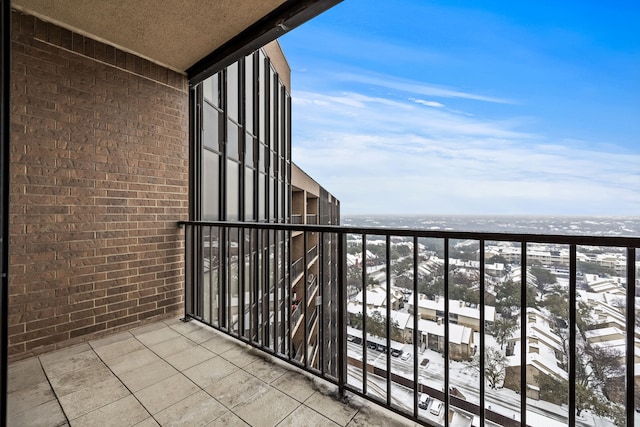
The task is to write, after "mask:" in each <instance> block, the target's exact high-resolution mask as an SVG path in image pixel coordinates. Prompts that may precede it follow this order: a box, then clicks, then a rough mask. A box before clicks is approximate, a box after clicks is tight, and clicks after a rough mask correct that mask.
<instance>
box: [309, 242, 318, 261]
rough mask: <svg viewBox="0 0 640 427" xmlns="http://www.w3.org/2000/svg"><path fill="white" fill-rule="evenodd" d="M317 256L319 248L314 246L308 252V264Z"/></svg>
mask: <svg viewBox="0 0 640 427" xmlns="http://www.w3.org/2000/svg"><path fill="white" fill-rule="evenodd" d="M316 256H318V246H317V245H316V246H314V247H312V248H311V249H309V250H308V251H307V262H310V261H312V260H313V259H314V258H315V257H316Z"/></svg>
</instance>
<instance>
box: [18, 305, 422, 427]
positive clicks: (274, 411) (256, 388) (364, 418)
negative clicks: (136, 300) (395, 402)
mask: <svg viewBox="0 0 640 427" xmlns="http://www.w3.org/2000/svg"><path fill="white" fill-rule="evenodd" d="M8 406H9V410H8V423H9V425H20V426H26V425H29V426H43V427H49V426H50V427H54V426H55V427H58V426H69V425H71V426H96V425H101V426H109V425H117V426H118V427H122V426H140V427H142V426H145V427H146V426H157V425H160V426H177V425H199V426H218V425H220V426H222V425H224V426H247V425H250V426H276V425H277V426H296V425H305V426H312V425H316V426H338V425H340V426H365V425H366V426H375V425H380V426H382V425H384V426H393V425H397V426H401V425H402V426H404V425H414V424H413V423H412V422H411V421H409V420H407V419H404V418H401V417H399V416H398V415H396V414H393V413H391V412H388V411H385V410H384V409H381V408H376V407H373V406H372V405H371V404H369V403H367V402H365V401H363V400H360V399H359V398H357V397H352V398H349V401H348V402H347V403H343V402H341V401H340V400H338V398H337V394H336V387H335V386H333V385H331V384H329V383H326V382H324V381H323V380H320V379H318V378H314V377H312V376H310V375H309V374H306V373H304V372H303V371H301V370H298V369H297V368H295V367H293V366H291V365H288V364H285V363H283V362H281V361H279V360H277V359H275V358H273V357H271V356H269V355H268V354H266V353H263V352H261V351H258V350H254V349H252V348H250V347H249V346H246V345H245V344H243V343H241V342H239V341H237V340H234V339H232V338H228V337H227V336H226V335H224V334H222V333H220V332H217V331H215V330H214V329H212V328H209V327H206V326H204V325H202V324H200V323H198V322H196V321H191V322H188V323H185V322H182V321H180V320H179V319H177V318H176V319H171V320H167V321H164V322H157V323H153V324H150V325H148V326H144V327H142V328H138V329H133V330H131V331H127V332H122V333H118V334H116V335H111V336H108V337H106V338H102V339H98V340H94V341H89V342H87V343H84V344H80V345H77V346H74V347H70V348H66V349H63V350H60V351H56V352H53V353H48V354H45V355H41V356H39V357H33V358H30V359H26V360H22V361H20V362H16V363H13V364H12V365H10V366H9V395H8Z"/></svg>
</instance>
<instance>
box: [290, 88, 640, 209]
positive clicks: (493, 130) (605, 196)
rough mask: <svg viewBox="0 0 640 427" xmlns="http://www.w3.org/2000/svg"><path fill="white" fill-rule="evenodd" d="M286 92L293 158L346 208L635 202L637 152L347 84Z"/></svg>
mask: <svg viewBox="0 0 640 427" xmlns="http://www.w3.org/2000/svg"><path fill="white" fill-rule="evenodd" d="M293 96H294V100H295V103H294V111H293V114H294V120H293V125H294V135H293V138H294V139H293V160H294V161H295V162H296V163H298V164H299V165H300V166H301V167H302V168H303V169H304V170H306V171H307V172H308V173H309V174H310V175H311V176H312V177H314V178H315V179H316V180H317V181H319V182H320V183H322V185H323V186H324V187H326V188H327V189H328V190H329V191H330V192H332V193H334V194H335V195H336V196H337V197H338V198H339V199H340V200H341V206H342V210H343V212H345V213H352V214H355V213H416V214H428V213H460V214H462V213H468V214H482V213H487V214H488V213H504V214H507V213H521V214H620V215H623V214H637V212H640V192H639V191H638V189H639V188H640V174H639V170H638V165H640V156H638V155H628V154H626V155H622V154H613V153H610V152H609V153H605V152H598V151H595V150H589V149H585V148H584V145H583V146H579V148H572V147H573V146H572V145H566V142H565V141H553V140H550V139H548V138H547V137H544V136H542V135H537V134H533V133H530V132H526V131H522V130H521V129H522V128H523V127H524V124H526V123H527V120H526V119H522V118H516V117H514V118H507V119H504V120H493V121H489V120H481V119H479V118H477V117H469V116H467V115H463V114H457V113H455V112H452V111H448V110H446V109H443V108H424V107H422V105H421V104H422V103H416V102H415V100H413V101H412V100H406V101H404V102H401V101H392V100H387V99H384V98H379V97H370V96H366V95H362V94H358V93H355V92H349V93H339V94H318V93H314V92H294V94H293ZM425 102H428V101H425Z"/></svg>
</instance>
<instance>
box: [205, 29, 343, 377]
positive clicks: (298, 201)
mask: <svg viewBox="0 0 640 427" xmlns="http://www.w3.org/2000/svg"><path fill="white" fill-rule="evenodd" d="M290 73H291V72H290V69H289V66H288V64H287V61H286V59H285V57H284V54H283V52H282V50H281V48H280V46H279V44H278V42H277V41H274V42H272V43H269V44H267V45H266V46H264V47H263V48H261V49H259V50H257V51H256V52H253V53H251V54H250V55H247V56H245V57H244V58H242V59H240V60H239V61H237V62H235V63H233V64H231V65H230V66H228V67H226V68H225V69H223V70H221V71H220V72H218V73H216V74H215V75H213V76H211V77H210V78H208V79H206V80H205V81H203V82H202V84H200V85H198V86H196V87H195V88H194V93H195V99H196V105H197V108H196V110H197V111H198V112H200V114H199V116H198V117H197V120H196V123H197V129H198V132H195V135H196V138H195V141H194V143H195V146H196V147H197V149H196V153H198V156H197V158H196V159H195V162H194V165H195V168H196V170H195V173H196V176H195V179H194V182H195V183H196V188H197V191H196V192H194V193H192V198H193V205H194V206H196V207H197V208H196V210H195V211H194V213H193V214H194V217H195V219H196V220H203V221H225V222H236V223H239V224H240V223H255V222H268V223H284V224H289V223H293V224H304V225H307V224H310V225H337V224H338V223H339V202H338V200H337V199H336V198H335V197H334V196H333V195H331V194H330V193H329V192H327V191H326V190H325V189H324V188H322V186H320V185H319V184H318V183H317V182H316V181H315V180H313V179H312V178H311V177H309V176H308V175H307V174H306V173H304V172H303V171H302V170H301V169H300V168H299V167H297V166H296V165H295V164H294V163H292V161H291V125H290V124H291V96H290V90H291V89H290V80H291V75H290ZM221 233H226V235H222V234H221ZM198 239H201V241H202V244H201V245H200V246H199V248H200V249H199V251H200V254H198V252H196V255H195V257H194V259H193V262H194V267H193V269H194V271H198V272H201V274H200V275H199V277H195V280H199V281H200V282H201V284H202V286H199V287H198V289H199V290H200V292H201V293H202V294H201V295H200V296H199V297H200V298H199V301H200V304H201V307H196V311H197V312H199V316H200V317H201V320H203V321H204V322H206V323H209V324H212V325H214V326H217V327H222V328H225V329H228V330H229V331H230V332H231V333H232V334H238V335H239V336H242V337H244V338H246V339H248V340H252V341H256V342H262V343H263V344H264V345H265V346H266V347H268V348H270V349H272V350H273V351H280V352H283V353H289V352H290V353H291V354H292V355H293V356H294V358H295V360H297V361H298V362H300V363H304V364H305V365H308V366H312V367H315V368H320V366H318V360H319V358H318V353H319V351H327V350H331V349H335V342H336V340H337V336H336V335H335V328H333V327H332V324H331V317H330V316H324V317H323V316H320V315H319V314H320V311H321V310H328V311H331V310H334V308H335V300H336V298H337V293H336V292H337V291H336V286H335V277H336V274H337V269H336V266H335V261H332V260H335V259H336V256H335V250H336V246H335V243H334V242H333V239H332V238H331V236H330V235H327V234H324V235H323V241H320V240H319V234H318V233H314V232H307V233H303V232H302V231H293V232H292V231H284V230H282V231H271V232H269V233H268V235H261V234H259V233H257V232H254V231H250V230H244V229H242V227H240V226H239V227H238V228H233V229H227V230H221V229H219V228H217V227H213V226H212V227H209V228H206V229H204V231H202V235H200V236H198ZM220 242H225V243H224V246H219V245H220ZM332 255H334V256H333V257H332ZM254 273H255V274H254ZM319 319H325V320H326V321H325V324H322V323H321V322H320V320H319ZM289 335H291V338H292V339H291V340H288V339H287V338H288V336H289ZM320 340H323V341H324V345H320V344H321V343H320ZM288 343H291V344H290V345H291V348H287V345H289V344H288ZM320 348H322V350H320ZM305 349H306V352H305ZM328 354H331V353H328ZM323 360H327V359H326V358H323ZM327 363H328V364H330V363H331V362H330V360H328V361H327ZM327 368H328V367H327V366H325V367H324V369H327Z"/></svg>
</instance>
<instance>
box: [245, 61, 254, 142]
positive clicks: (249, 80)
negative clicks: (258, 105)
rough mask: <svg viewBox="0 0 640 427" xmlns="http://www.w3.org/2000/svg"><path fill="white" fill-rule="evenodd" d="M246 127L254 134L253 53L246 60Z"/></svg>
mask: <svg viewBox="0 0 640 427" xmlns="http://www.w3.org/2000/svg"><path fill="white" fill-rule="evenodd" d="M244 93H245V98H244V105H245V108H244V111H245V113H244V114H245V119H244V127H245V129H246V130H247V132H249V133H251V134H253V105H254V104H253V55H250V56H247V57H246V58H245V60H244Z"/></svg>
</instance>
